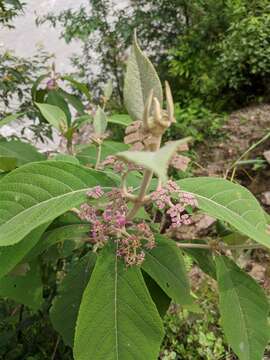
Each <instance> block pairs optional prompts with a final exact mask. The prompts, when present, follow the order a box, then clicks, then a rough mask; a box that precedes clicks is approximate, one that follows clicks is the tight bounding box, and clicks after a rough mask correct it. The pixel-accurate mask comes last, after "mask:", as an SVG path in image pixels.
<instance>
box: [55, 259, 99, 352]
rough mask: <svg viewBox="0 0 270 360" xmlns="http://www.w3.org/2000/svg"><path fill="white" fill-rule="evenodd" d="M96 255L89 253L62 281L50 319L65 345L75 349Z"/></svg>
mask: <svg viewBox="0 0 270 360" xmlns="http://www.w3.org/2000/svg"><path fill="white" fill-rule="evenodd" d="M95 261H96V255H95V254H93V253H88V254H87V255H85V256H84V257H83V258H82V259H80V260H79V262H78V263H76V264H75V265H73V266H72V267H71V269H70V270H69V272H68V273H67V275H66V276H65V277H64V279H63V280H62V282H61V284H60V286H59V288H58V291H57V296H56V297H55V298H54V300H53V304H52V307H51V310H50V318H51V321H52V324H53V326H54V328H55V330H56V331H58V332H59V333H60V334H61V335H62V337H63V339H64V342H65V344H67V345H69V346H70V347H73V339H74V333H75V325H76V320H77V316H78V312H79V307H80V304H81V300H82V296H83V292H84V290H85V287H86V285H87V284H88V282H89V280H90V276H91V273H92V271H93V268H94V266H95Z"/></svg>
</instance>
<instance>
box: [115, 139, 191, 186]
mask: <svg viewBox="0 0 270 360" xmlns="http://www.w3.org/2000/svg"><path fill="white" fill-rule="evenodd" d="M189 140H190V138H185V139H182V140H178V141H172V142H170V143H168V144H166V145H165V146H163V147H162V148H161V149H159V150H157V151H154V152H151V151H123V152H121V153H118V154H116V156H117V157H119V158H120V159H122V160H125V161H129V162H132V163H134V164H136V165H139V166H143V167H144V168H146V169H148V170H151V171H153V172H154V173H155V174H156V175H157V176H158V177H159V178H160V180H161V181H162V182H165V181H166V180H167V170H168V167H169V163H170V160H171V158H172V156H173V155H174V154H175V152H176V151H177V148H178V147H179V146H180V145H181V144H185V143H186V142H187V141H189Z"/></svg>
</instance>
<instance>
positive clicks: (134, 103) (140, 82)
mask: <svg viewBox="0 0 270 360" xmlns="http://www.w3.org/2000/svg"><path fill="white" fill-rule="evenodd" d="M151 90H153V92H154V97H156V98H157V100H158V101H159V103H160V106H161V107H162V102H163V93H162V86H161V83H160V80H159V77H158V74H157V73H156V70H155V68H154V66H153V65H152V63H151V62H150V60H149V59H148V58H147V57H146V56H145V55H144V54H143V52H142V50H141V49H140V47H139V45H138V42H137V38H136V34H135V35H134V41H133V46H132V49H131V55H130V57H129V60H128V64H127V72H126V76H125V84H124V101H125V105H126V108H127V111H128V113H129V115H130V116H131V117H132V118H133V120H142V118H143V111H144V108H145V104H146V101H147V99H148V97H149V94H150V92H151Z"/></svg>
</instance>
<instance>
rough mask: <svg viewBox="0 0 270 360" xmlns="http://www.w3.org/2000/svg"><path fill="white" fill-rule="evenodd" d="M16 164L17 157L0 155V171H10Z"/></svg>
mask: <svg viewBox="0 0 270 360" xmlns="http://www.w3.org/2000/svg"><path fill="white" fill-rule="evenodd" d="M16 166H17V159H16V158H14V157H8V156H1V155H0V171H11V170H14V169H15V168H16Z"/></svg>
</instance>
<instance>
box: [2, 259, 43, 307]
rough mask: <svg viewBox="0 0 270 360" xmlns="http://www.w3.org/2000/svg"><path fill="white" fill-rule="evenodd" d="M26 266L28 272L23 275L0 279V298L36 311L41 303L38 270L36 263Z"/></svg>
mask: <svg viewBox="0 0 270 360" xmlns="http://www.w3.org/2000/svg"><path fill="white" fill-rule="evenodd" d="M27 265H28V266H29V270H28V271H26V273H25V274H21V275H12V274H10V275H6V276H4V277H3V278H1V279H0V296H1V297H7V298H9V299H12V300H14V301H16V302H18V303H20V304H24V305H26V306H28V307H30V308H31V309H33V310H37V309H39V308H40V306H41V304H42V302H43V296H42V292H43V287H42V282H41V276H40V269H39V266H38V264H37V263H36V262H33V263H30V264H27Z"/></svg>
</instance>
